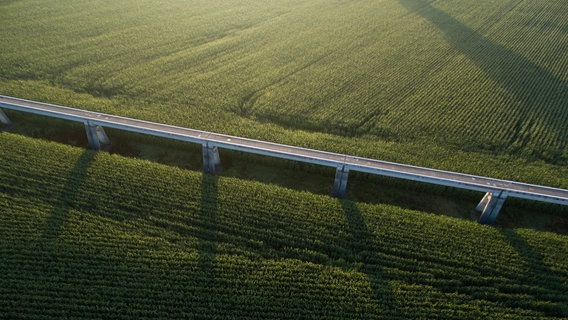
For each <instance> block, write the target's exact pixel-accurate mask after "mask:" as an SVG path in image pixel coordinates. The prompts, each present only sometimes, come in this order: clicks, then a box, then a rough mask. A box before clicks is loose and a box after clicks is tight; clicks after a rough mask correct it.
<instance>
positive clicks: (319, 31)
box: [0, 0, 568, 188]
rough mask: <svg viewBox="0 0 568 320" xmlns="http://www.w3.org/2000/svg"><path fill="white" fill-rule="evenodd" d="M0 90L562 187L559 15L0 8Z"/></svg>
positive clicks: (438, 4) (496, 5) (388, 6)
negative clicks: (0, 16)
mask: <svg viewBox="0 0 568 320" xmlns="http://www.w3.org/2000/svg"><path fill="white" fill-rule="evenodd" d="M0 6H1V7H0V9H1V10H2V21H1V22H0V36H1V39H2V45H1V46H0V93H2V94H5V95H13V96H17V97H22V98H29V99H36V100H40V101H45V102H51V103H57V104H63V105H67V106H71V107H77V108H84V109H90V110H97V111H103V112H108V113H113V114H118V115H123V116H129V117H136V118H142V119H148V120H152V121H158V122H164V123H169V124H175V125H181V126H185V127H191V128H197V129H204V130H211V131H216V132H222V133H226V134H233V135H241V136H246V137H251V138H257V139H263V140H269V141H276V142H281V143H287V144H294V145H300V146H306V147H311V148H316V149H323V150H329V151H336V152H342V153H349V154H354V155H359V156H366V157H373V158H378V159H385V160H391V161H399V162H404V163H410V164H416V165H424V166H431V167H436V168H442V169H447V170H454V171H460V172H467V173H474V174H481V175H486V176H493V177H498V178H505V179H511V180H519V181H526V182H532V183H540V184H546V185H551V186H557V187H564V188H566V187H568V169H567V167H568V166H567V163H568V151H567V150H568V148H567V140H568V125H567V124H568V103H567V101H568V2H566V1H564V0H552V1H542V0H538V1H521V0H504V1H489V0H482V1H458V0H443V1H420V0H383V1H380V0H368V1H365V0H363V1H330V0H315V1H299V0H298V1H260V0H252V1H211V0H207V1H185V0H184V1H182V0H171V1H159V2H157V1H150V0H136V1H134V0H124V1H86V0H76V1H50V0H41V1H25V0H24V1H1V2H0Z"/></svg>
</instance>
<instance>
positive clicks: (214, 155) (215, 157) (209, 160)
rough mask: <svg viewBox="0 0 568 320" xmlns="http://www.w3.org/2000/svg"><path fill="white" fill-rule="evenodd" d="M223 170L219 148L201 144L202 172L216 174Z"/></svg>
mask: <svg viewBox="0 0 568 320" xmlns="http://www.w3.org/2000/svg"><path fill="white" fill-rule="evenodd" d="M222 170H223V167H222V166H221V157H219V149H218V148H217V147H216V146H209V145H208V144H204V145H203V172H204V173H207V174H212V175H214V174H217V173H220V172H221V171H222Z"/></svg>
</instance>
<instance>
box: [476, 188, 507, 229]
mask: <svg viewBox="0 0 568 320" xmlns="http://www.w3.org/2000/svg"><path fill="white" fill-rule="evenodd" d="M506 199H507V192H505V191H499V192H487V193H486V194H485V196H483V199H481V201H480V202H479V204H478V205H477V207H475V210H476V211H477V212H480V213H481V216H480V217H479V220H477V221H478V222H479V223H481V224H489V225H491V224H493V223H494V222H495V219H497V216H498V215H499V211H501V208H502V207H503V203H505V200H506Z"/></svg>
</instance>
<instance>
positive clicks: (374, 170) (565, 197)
mask: <svg viewBox="0 0 568 320" xmlns="http://www.w3.org/2000/svg"><path fill="white" fill-rule="evenodd" d="M0 108H5V109H12V110H17V111H23V112H28V113H34V114H39V115H44V116H49V117H55V118H60V119H66V120H71V121H77V122H83V123H85V124H88V125H90V126H101V127H107V128H115V129H119V130H125V131H131V132H137V133H142V134H148V135H153V136H158V137H164V138H170V139H176V140H181V141H187V142H193V143H199V144H202V145H204V146H205V145H207V146H208V147H218V148H224V149H230V150H238V151H243V152H247V153H254V154H259V155H265V156H270V157H276V158H282V159H287V160H293V161H300V162H305V163H312V164H317V165H324V166H330V167H336V168H338V170H339V169H341V170H346V171H358V172H365V173H369V174H375V175H383V176H390V177H395V178H401V179H407V180H413V181H420V182H425V183H432V184H437V185H442V186H450V187H455V188H461V189H468V190H475V191H480V192H488V193H502V192H505V193H506V195H507V196H508V197H516V198H521V199H529V200H536V201H543V202H549V203H556V204H561V205H568V190H566V189H559V188H552V187H547V186H540V185H533V184H526V183H520V182H515V181H507V180H501V179H493V178H488V177H482V176H475V175H468V174H462V173H457V172H450V171H443V170H436V169H430V168H425V167H418V166H411V165H405V164H399V163H393V162H387V161H381V160H374V159H367V158H361V157H355V156H350V155H344V154H338V153H332V152H326V151H320V150H314V149H306V148H300V147H295V146H290V145H283V144H277V143H272V142H266V141H259V140H253V139H246V138H241V137H235V136H229V135H223V134H218V133H213V132H206V131H201V130H194V129H188V128H183V127H177V126H171V125H166V124H160V123H155V122H149V121H143V120H137V119H131V118H125V117H120V116H114V115H110V114H103V113H98V112H92V111H86V110H81V109H75V108H69V107H64V106H59V105H54V104H48V103H43V102H37V101H30V100H25V99H19V98H14V97H9V96H3V95H0Z"/></svg>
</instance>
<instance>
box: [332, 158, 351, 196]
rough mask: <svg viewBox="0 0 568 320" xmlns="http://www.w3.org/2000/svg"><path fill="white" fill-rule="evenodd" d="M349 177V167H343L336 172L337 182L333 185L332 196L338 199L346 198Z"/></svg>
mask: <svg viewBox="0 0 568 320" xmlns="http://www.w3.org/2000/svg"><path fill="white" fill-rule="evenodd" d="M348 177H349V167H348V166H346V165H341V166H339V167H337V171H336V172H335V182H334V183H333V191H332V192H331V195H332V196H334V197H337V198H343V197H344V196H345V190H347V178H348Z"/></svg>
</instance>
